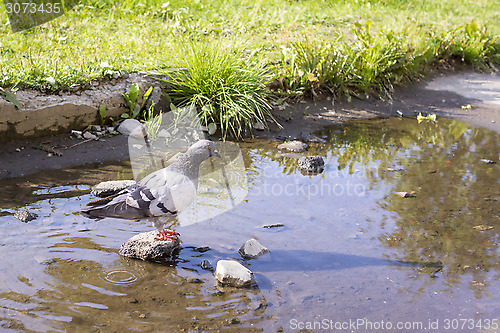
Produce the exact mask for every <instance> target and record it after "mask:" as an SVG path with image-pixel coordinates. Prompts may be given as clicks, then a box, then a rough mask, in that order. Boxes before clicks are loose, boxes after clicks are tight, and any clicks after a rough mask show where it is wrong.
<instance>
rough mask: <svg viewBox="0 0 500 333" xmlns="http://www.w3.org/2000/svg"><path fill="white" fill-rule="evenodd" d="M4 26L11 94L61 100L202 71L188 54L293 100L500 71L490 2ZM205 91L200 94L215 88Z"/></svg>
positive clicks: (3, 69) (115, 15)
mask: <svg viewBox="0 0 500 333" xmlns="http://www.w3.org/2000/svg"><path fill="white" fill-rule="evenodd" d="M0 19H1V22H3V24H2V25H1V26H0V34H1V35H2V38H1V39H0V86H3V87H30V88H35V89H41V90H49V91H57V90H61V89H75V88H78V87H79V86H80V85H81V84H82V83H86V82H89V81H90V80H93V79H97V78H100V77H103V76H117V75H119V73H120V72H133V71H143V70H153V69H168V68H171V67H176V68H177V67H182V68H186V67H189V66H186V63H190V62H193V63H195V62H196V61H198V60H199V59H198V60H197V59H191V58H190V57H192V56H193V52H191V53H190V52H188V53H189V54H183V50H186V45H191V46H192V47H194V48H195V49H196V48H197V47H199V48H200V50H206V49H207V48H208V49H212V50H216V49H217V50H220V51H221V52H218V54H224V53H226V52H231V53H234V54H237V56H238V59H233V60H231V61H232V64H231V66H230V67H231V68H233V67H234V64H235V63H239V64H240V66H241V70H257V72H255V73H254V74H256V75H253V76H252V77H258V76H260V77H261V78H262V79H264V81H267V82H269V81H270V80H272V79H274V81H273V84H272V85H270V86H271V87H272V88H273V94H275V95H276V94H277V95H285V96H296V95H299V96H302V95H309V96H311V95H313V96H314V95H316V94H318V93H321V92H326V93H329V94H332V95H334V96H340V95H347V96H351V95H356V94H358V93H360V92H363V93H365V92H366V93H376V94H390V92H391V90H392V88H393V86H394V85H397V84H399V83H401V82H405V81H408V80H411V79H412V78H414V77H416V76H418V75H420V74H421V73H423V72H424V71H425V70H426V69H428V68H430V67H434V66H435V65H436V63H438V62H440V61H449V60H450V59H455V60H458V61H459V62H465V63H468V64H471V65H472V66H474V67H476V68H487V67H490V68H492V67H498V66H499V65H500V40H499V37H498V36H499V34H500V24H499V23H500V2H498V1H491V0H477V1H465V0H432V1H431V0H419V1H410V0H380V1H363V0H345V1H326V0H324V1H321V0H309V1H307V0H267V1H263V0H255V1H254V0H252V1H250V0H248V1H245V0H241V1H232V0H224V1H222V0H215V1H208V0H185V1H178V0H171V1H156V0H136V1H130V0H125V1H110V0H83V1H82V2H81V3H80V4H79V5H77V6H76V7H75V8H74V9H73V10H71V11H70V12H68V13H67V14H66V15H63V16H62V17H59V18H58V19H56V20H54V21H51V22H48V23H46V24H44V25H43V26H40V27H36V28H33V29H31V30H29V31H23V32H19V33H12V31H11V30H10V26H9V24H8V18H7V13H6V11H5V8H4V6H0ZM235 50H236V51H235ZM203 52H204V51H203ZM194 53H196V50H195V52H194ZM235 61H236V62H235ZM220 63H221V64H222V63H224V62H223V61H221V62H220ZM256 63H260V64H261V65H264V68H266V73H267V74H268V75H261V74H262V71H261V68H262V66H258V65H257V66H256V65H255V64H256ZM226 64H227V62H226ZM247 64H248V66H247ZM259 68H260V69H259ZM207 69H210V70H213V69H214V67H213V66H212V65H209V66H208V67H207ZM233 69H234V68H233ZM236 70H237V69H236ZM258 71H260V72H258ZM219 72H220V73H222V72H224V73H226V74H224V75H226V76H227V77H237V75H236V76H231V75H227V71H226V70H222V71H219ZM198 74H199V73H198ZM176 80H177V81H178V80H179V78H176ZM199 80H200V81H199V82H197V83H194V86H197V87H200V86H203V85H204V82H205V80H207V78H204V77H199ZM219 81H221V80H219ZM267 82H264V83H267ZM177 83H178V82H177ZM212 83H213V82H212ZM219 84H222V85H223V84H224V83H221V82H218V83H217V84H214V87H213V88H214V89H217V86H218V85H219ZM232 84H234V82H233V83H232ZM248 84H249V86H248V87H247V88H249V89H253V88H250V87H253V86H255V82H248ZM177 88H179V87H178V86H177V87H176V89H177ZM259 89H260V88H259ZM193 93H195V92H193ZM205 97H207V96H205ZM223 97H224V98H225V96H223ZM207 98H208V99H207ZM207 98H205V100H209V99H210V97H207ZM181 99H182V100H186V96H182V98H181ZM202 99H203V98H202ZM198 100H201V99H199V98H198ZM208 103H209V104H210V103H212V105H211V107H213V109H214V110H216V111H217V110H219V109H220V107H219V106H218V105H217V104H214V103H215V102H213V101H212V102H211V101H208ZM202 106H203V105H200V107H202ZM219 111H220V110H219ZM221 112H222V111H221ZM212 118H214V119H216V118H217V119H219V118H220V119H222V118H223V117H212ZM257 118H259V117H257Z"/></svg>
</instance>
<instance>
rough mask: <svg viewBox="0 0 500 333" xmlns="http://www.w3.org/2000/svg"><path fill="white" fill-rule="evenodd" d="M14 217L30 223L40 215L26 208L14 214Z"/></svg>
mask: <svg viewBox="0 0 500 333" xmlns="http://www.w3.org/2000/svg"><path fill="white" fill-rule="evenodd" d="M14 217H15V218H16V219H18V220H19V221H21V222H24V223H28V222H29V221H32V220H34V219H36V218H37V217H38V215H37V214H35V213H31V212H29V211H28V210H26V209H23V210H19V211H17V212H16V213H15V214H14Z"/></svg>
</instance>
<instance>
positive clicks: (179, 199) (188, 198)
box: [135, 169, 197, 216]
mask: <svg viewBox="0 0 500 333" xmlns="http://www.w3.org/2000/svg"><path fill="white" fill-rule="evenodd" d="M139 184H140V185H141V186H142V187H144V188H145V189H144V190H143V192H142V196H143V199H144V200H145V201H148V200H149V201H150V206H151V207H152V209H153V210H151V212H152V213H153V216H158V215H157V214H160V213H161V212H158V210H157V208H160V210H165V208H166V209H168V210H169V211H176V212H180V211H182V210H184V209H185V208H186V207H187V206H189V205H190V204H191V203H192V202H193V201H194V199H195V198H196V187H197V186H196V185H197V183H195V182H194V181H193V180H191V179H189V178H188V177H187V176H185V175H183V174H182V173H179V172H174V171H171V170H168V169H161V170H158V171H155V172H153V173H152V174H150V175H148V176H147V177H145V178H144V179H142V180H141V181H140V182H139ZM148 191H149V192H148ZM135 198H137V196H136V197H135ZM151 198H154V199H151ZM141 203H142V204H144V202H141ZM164 207H165V208H164Z"/></svg>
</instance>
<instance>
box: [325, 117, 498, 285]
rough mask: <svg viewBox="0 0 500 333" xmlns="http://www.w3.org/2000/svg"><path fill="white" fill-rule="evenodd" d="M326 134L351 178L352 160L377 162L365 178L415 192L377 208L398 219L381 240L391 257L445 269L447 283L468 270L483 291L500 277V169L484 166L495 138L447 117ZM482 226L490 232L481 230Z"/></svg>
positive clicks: (357, 125)
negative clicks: (492, 277)
mask: <svg viewBox="0 0 500 333" xmlns="http://www.w3.org/2000/svg"><path fill="white" fill-rule="evenodd" d="M322 134H323V135H325V136H327V137H328V140H329V141H330V142H331V143H332V144H333V147H334V148H333V149H334V150H337V153H336V155H338V156H339V157H338V164H339V168H340V169H342V168H348V169H349V172H352V169H353V167H354V164H355V162H361V163H362V164H364V165H367V164H368V163H369V162H370V161H375V162H377V163H378V165H379V166H378V170H377V174H376V175H375V174H374V173H372V172H369V170H368V169H366V177H367V178H369V179H375V178H380V180H383V181H385V182H386V183H387V184H389V186H390V192H398V191H408V192H410V191H415V197H414V198H401V197H400V196H398V195H394V194H393V193H392V194H388V195H387V196H386V197H385V198H384V199H383V200H381V201H380V202H379V205H380V207H382V208H383V209H384V210H387V211H390V212H394V213H395V215H394V216H396V218H395V219H394V224H393V225H392V226H391V228H389V229H391V230H389V231H386V232H384V233H382V234H380V235H379V236H378V237H377V238H378V240H379V241H380V242H381V243H382V245H383V246H384V247H386V248H387V249H391V250H393V251H391V252H390V254H388V255H387V256H388V258H390V259H395V260H397V261H399V262H402V263H413V264H415V265H419V266H422V265H423V266H425V265H426V264H427V263H441V264H442V267H443V270H444V271H443V276H444V277H445V279H446V280H447V282H448V283H449V284H450V285H453V284H454V283H458V282H459V281H460V275H461V274H463V273H468V272H470V273H471V274H472V282H473V283H472V284H471V288H473V289H476V290H477V291H478V293H481V291H482V290H484V283H483V282H481V281H484V272H488V271H492V270H494V271H497V272H500V265H499V261H498V255H499V252H498V241H499V235H498V230H499V229H500V211H499V209H498V207H499V206H498V200H500V177H499V176H500V173H499V167H498V164H487V163H484V162H483V161H481V159H490V160H498V157H499V156H500V136H499V135H498V133H495V132H492V131H482V130H478V129H474V128H471V127H468V126H467V125H466V124H464V123H463V122H461V121H457V120H450V119H440V120H439V121H438V122H437V123H436V124H434V123H421V124H418V123H417V122H416V121H414V120H407V119H399V118H389V119H381V120H378V121H359V122H353V123H350V124H348V125H346V126H344V128H343V130H342V131H340V132H339V131H337V132H332V131H325V132H322ZM483 225H484V226H488V228H485V229H487V230H484V231H482V230H481V229H482V228H480V227H479V228H478V227H477V226H483ZM381 227H383V226H382V225H381ZM383 229H384V228H383ZM385 229H386V230H387V228H385ZM419 269H420V268H419ZM438 269H439V267H438ZM421 271H422V270H421ZM423 271H426V270H423ZM427 271H429V272H433V273H434V272H435V270H434V269H430V270H427ZM474 281H475V282H474Z"/></svg>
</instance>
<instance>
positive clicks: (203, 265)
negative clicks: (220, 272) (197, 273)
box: [200, 259, 214, 271]
mask: <svg viewBox="0 0 500 333" xmlns="http://www.w3.org/2000/svg"><path fill="white" fill-rule="evenodd" d="M200 266H201V268H202V269H204V270H206V271H213V270H214V268H213V266H212V264H211V263H210V261H208V260H206V259H205V260H203V261H202V262H201V265H200Z"/></svg>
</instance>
